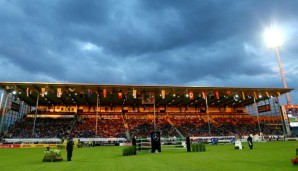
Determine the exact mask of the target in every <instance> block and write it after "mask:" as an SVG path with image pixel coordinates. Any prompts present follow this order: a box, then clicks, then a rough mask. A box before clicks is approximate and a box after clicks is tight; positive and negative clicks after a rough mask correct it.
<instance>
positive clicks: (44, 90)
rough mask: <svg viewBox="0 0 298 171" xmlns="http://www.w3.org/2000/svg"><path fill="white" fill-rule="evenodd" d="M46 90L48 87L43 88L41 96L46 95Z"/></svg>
mask: <svg viewBox="0 0 298 171" xmlns="http://www.w3.org/2000/svg"><path fill="white" fill-rule="evenodd" d="M45 92H46V88H41V97H44V94H45Z"/></svg>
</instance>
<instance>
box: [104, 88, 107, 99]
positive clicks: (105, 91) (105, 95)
mask: <svg viewBox="0 0 298 171" xmlns="http://www.w3.org/2000/svg"><path fill="white" fill-rule="evenodd" d="M103 97H104V98H106V97H107V89H103Z"/></svg>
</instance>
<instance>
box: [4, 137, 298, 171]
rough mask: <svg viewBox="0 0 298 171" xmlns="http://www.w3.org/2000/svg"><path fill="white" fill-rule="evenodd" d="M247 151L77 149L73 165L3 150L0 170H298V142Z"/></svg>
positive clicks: (222, 148) (264, 145)
mask: <svg viewBox="0 0 298 171" xmlns="http://www.w3.org/2000/svg"><path fill="white" fill-rule="evenodd" d="M243 145H244V147H245V148H244V149H243V150H235V149H234V145H231V144H229V145H228V144H227V145H207V146H206V150H207V151H206V152H186V149H180V150H178V149H176V150H171V149H166V148H162V152H161V153H149V152H138V154H137V155H136V156H126V157H124V156H122V149H123V147H94V148H92V147H91V148H79V149H78V148H76V149H74V152H73V159H72V160H73V161H71V162H67V161H66V151H63V150H62V151H61V152H62V157H63V159H64V160H63V161H62V162H42V157H43V151H44V149H0V170H1V171H14V170H22V171H24V170H30V171H44V170H45V171H51V170H53V171H59V170H61V171H64V170H65V171H69V170H71V171H76V170H78V171H93V170H103V171H105V170H107V171H118V170H119V171H134V170H136V171H138V170H140V171H147V170H148V171H152V170H158V171H159V170H171V171H175V170H177V171H183V170H185V171H191V170H195V171H199V170H206V171H207V170H211V171H213V170H215V171H216V170H220V171H225V170H227V171H233V170H235V171H236V170H237V171H238V170H240V171H245V170H249V171H252V170H253V171H258V170H260V171H267V170H268V171H275V170H276V171H287V170H289V171H290V170H298V166H297V165H293V164H292V163H291V161H290V159H292V158H294V157H295V155H296V154H295V149H296V147H297V146H298V142H295V141H289V142H284V141H278V142H267V143H264V142H263V143H254V149H253V150H249V149H248V146H247V143H243Z"/></svg>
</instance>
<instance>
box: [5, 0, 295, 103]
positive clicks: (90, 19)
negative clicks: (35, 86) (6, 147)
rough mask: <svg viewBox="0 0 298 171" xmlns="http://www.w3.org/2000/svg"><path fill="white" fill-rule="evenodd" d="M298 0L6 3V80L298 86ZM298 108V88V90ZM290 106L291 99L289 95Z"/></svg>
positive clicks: (27, 0)
mask: <svg viewBox="0 0 298 171" xmlns="http://www.w3.org/2000/svg"><path fill="white" fill-rule="evenodd" d="M297 8H298V1H296V0H287V1H282V0H255V1H253V0H250V1H248V0H247V1H246V0H241V1H239V0H213V1H212V0H84V1H83V0H77V1H76V0H0V73H1V74H0V81H1V82H3V81H18V82H19V81H20V82H22V81H26V82H68V83H97V84H153V85H189V86H237V87H238V86H240V87H283V84H282V81H281V76H280V72H279V68H278V61H277V57H276V55H275V52H274V50H273V49H270V48H268V47H267V46H266V44H265V43H264V38H263V33H264V30H265V29H266V27H268V26H270V24H271V23H272V22H274V23H277V24H278V25H279V27H280V28H281V29H282V30H283V33H284V44H283V46H282V47H280V48H279V50H280V55H281V60H282V62H283V68H284V70H285V76H286V79H287V83H288V87H290V88H295V89H298V81H297V77H298V48H297V47H298V10H297ZM291 98H292V103H294V104H298V90H295V91H293V92H292V93H291ZM284 99H285V97H284Z"/></svg>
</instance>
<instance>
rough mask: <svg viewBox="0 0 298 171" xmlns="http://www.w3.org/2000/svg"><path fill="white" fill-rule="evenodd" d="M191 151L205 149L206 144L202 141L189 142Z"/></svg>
mask: <svg viewBox="0 0 298 171" xmlns="http://www.w3.org/2000/svg"><path fill="white" fill-rule="evenodd" d="M191 151H193V152H202V151H206V145H205V144H204V143H195V144H191Z"/></svg>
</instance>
